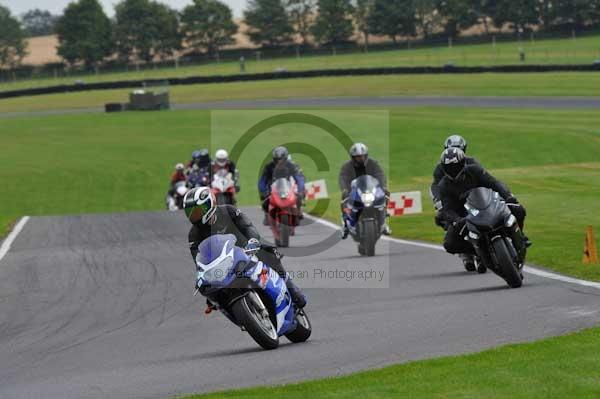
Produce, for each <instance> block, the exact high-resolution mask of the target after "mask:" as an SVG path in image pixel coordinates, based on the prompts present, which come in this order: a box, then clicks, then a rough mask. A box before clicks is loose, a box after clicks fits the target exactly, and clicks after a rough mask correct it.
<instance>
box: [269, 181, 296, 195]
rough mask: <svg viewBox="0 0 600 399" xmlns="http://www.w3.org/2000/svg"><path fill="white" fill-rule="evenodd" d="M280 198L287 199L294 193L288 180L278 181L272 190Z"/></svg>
mask: <svg viewBox="0 0 600 399" xmlns="http://www.w3.org/2000/svg"><path fill="white" fill-rule="evenodd" d="M272 189H273V190H274V191H275V192H276V193H277V195H278V196H279V197H280V198H287V197H289V196H290V193H291V192H292V183H291V182H290V181H289V180H288V179H284V178H281V179H277V180H275V182H274V183H273V188H272Z"/></svg>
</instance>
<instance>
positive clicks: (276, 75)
mask: <svg viewBox="0 0 600 399" xmlns="http://www.w3.org/2000/svg"><path fill="white" fill-rule="evenodd" d="M493 72H496V73H499V72H500V73H532V72H600V64H589V65H504V66H491V67H484V66H475V67H457V66H443V67H389V68H354V69H321V70H309V71H293V72H289V71H288V72H268V73H257V74H239V75H214V76H191V77H184V78H170V79H150V80H124V81H119V82H99V83H89V84H85V83H78V84H72V85H58V86H50V87H38V88H31V89H23V90H11V91H0V99H2V98H13V97H24V96H37V95H42V94H58V93H74V92H82V91H91V90H111V89H133V88H140V87H144V86H145V85H152V84H162V83H164V82H167V83H168V84H169V85H171V86H179V85H194V84H209V83H228V82H254V81H261V80H275V79H295V78H316V77H330V76H368V75H403V74H404V75H415V74H450V73H454V74H468V73H493Z"/></svg>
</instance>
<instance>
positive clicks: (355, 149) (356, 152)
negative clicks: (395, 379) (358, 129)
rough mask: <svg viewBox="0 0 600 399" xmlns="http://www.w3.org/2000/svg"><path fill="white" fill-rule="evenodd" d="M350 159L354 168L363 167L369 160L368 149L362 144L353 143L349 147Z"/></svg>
mask: <svg viewBox="0 0 600 399" xmlns="http://www.w3.org/2000/svg"><path fill="white" fill-rule="evenodd" d="M349 152H350V158H352V163H354V166H356V167H361V166H365V165H366V163H367V160H368V159H369V148H368V147H367V146H366V145H364V144H363V143H355V144H353V145H352V147H350V151H349Z"/></svg>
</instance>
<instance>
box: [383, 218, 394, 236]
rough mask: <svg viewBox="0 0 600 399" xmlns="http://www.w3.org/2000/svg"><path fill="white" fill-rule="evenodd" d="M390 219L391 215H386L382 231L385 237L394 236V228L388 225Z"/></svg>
mask: <svg viewBox="0 0 600 399" xmlns="http://www.w3.org/2000/svg"><path fill="white" fill-rule="evenodd" d="M389 217H390V215H385V222H383V229H382V231H381V234H383V235H384V236H391V235H392V228H391V227H390V225H389V224H388V219H389Z"/></svg>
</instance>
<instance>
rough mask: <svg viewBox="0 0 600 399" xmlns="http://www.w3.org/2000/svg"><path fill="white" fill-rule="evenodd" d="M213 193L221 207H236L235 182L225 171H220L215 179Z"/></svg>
mask: <svg viewBox="0 0 600 399" xmlns="http://www.w3.org/2000/svg"><path fill="white" fill-rule="evenodd" d="M211 191H212V192H213V194H214V196H215V198H216V199H217V204H219V205H225V204H229V205H235V204H236V200H235V182H234V181H233V175H232V174H231V173H230V172H229V171H227V170H225V169H221V170H219V171H218V172H217V173H216V174H215V175H214V177H213V181H212V183H211Z"/></svg>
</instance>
